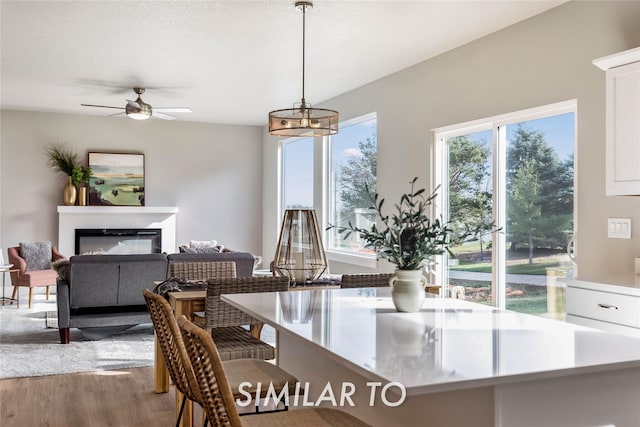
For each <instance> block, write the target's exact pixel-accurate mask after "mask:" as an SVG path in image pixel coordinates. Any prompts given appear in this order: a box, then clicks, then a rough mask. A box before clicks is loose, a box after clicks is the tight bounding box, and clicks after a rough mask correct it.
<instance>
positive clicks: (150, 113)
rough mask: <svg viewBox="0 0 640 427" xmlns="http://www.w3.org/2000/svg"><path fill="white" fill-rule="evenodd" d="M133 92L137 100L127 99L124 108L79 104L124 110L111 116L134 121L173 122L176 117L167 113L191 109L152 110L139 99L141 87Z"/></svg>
mask: <svg viewBox="0 0 640 427" xmlns="http://www.w3.org/2000/svg"><path fill="white" fill-rule="evenodd" d="M133 91H134V92H135V93H136V94H138V99H136V100H135V101H131V100H130V99H127V105H125V106H124V107H111V106H108V105H94V104H80V105H82V106H83V107H100V108H115V109H118V110H124V111H123V112H121V113H116V114H111V115H112V116H117V115H120V114H126V115H127V117H129V118H132V119H134V120H146V119H148V118H149V117H157V118H159V119H165V120H173V119H175V118H176V116H172V115H171V114H167V113H190V112H191V108H189V107H159V108H152V107H151V105H150V104H147V103H146V102H144V101H143V100H142V98H140V95H142V94H143V93H144V88H143V87H134V88H133Z"/></svg>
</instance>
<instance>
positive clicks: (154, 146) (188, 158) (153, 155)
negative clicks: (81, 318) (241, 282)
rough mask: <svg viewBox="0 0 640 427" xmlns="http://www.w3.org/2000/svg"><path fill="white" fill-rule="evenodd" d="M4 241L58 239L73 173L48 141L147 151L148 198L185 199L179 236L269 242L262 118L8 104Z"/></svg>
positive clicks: (0, 173)
mask: <svg viewBox="0 0 640 427" xmlns="http://www.w3.org/2000/svg"><path fill="white" fill-rule="evenodd" d="M0 118H1V122H0V128H1V133H0V137H1V138H0V180H1V185H0V187H1V190H0V191H1V193H0V203H1V205H0V207H1V209H0V232H1V234H0V247H2V249H3V252H4V253H5V257H6V248H7V247H8V246H13V245H17V244H18V243H19V242H22V241H35V240H45V239H46V240H51V241H52V242H56V241H57V239H58V214H57V212H56V208H57V206H58V205H62V186H63V185H64V183H65V178H64V177H62V176H56V175H54V174H53V172H52V170H51V168H50V167H48V166H47V157H46V156H45V154H44V148H45V146H46V145H48V144H50V143H52V142H57V141H59V142H64V143H66V144H67V146H68V147H70V148H72V149H74V150H75V151H76V152H77V153H78V154H80V157H81V159H82V160H83V161H84V162H85V163H86V161H87V152H89V151H104V152H140V153H144V155H145V190H146V194H145V196H146V206H177V207H178V208H179V209H180V212H179V213H178V216H177V239H176V242H178V244H180V243H186V242H188V241H189V240H191V239H193V240H211V239H216V240H218V241H219V242H220V243H222V244H224V245H226V246H228V247H230V248H232V249H236V250H243V251H251V252H253V253H254V254H258V255H259V254H260V251H261V248H262V234H261V233H262V219H261V218H262V215H261V212H262V192H261V189H262V187H261V186H262V184H261V181H262V147H261V145H262V141H261V128H259V127H253V126H235V125H214V124H204V123H193V122H180V121H164V120H154V119H151V120H147V121H144V122H138V121H135V120H129V119H127V118H116V117H99V116H84V115H70V114H54V113H36V112H22V111H9V110H4V111H2V115H1V116H0Z"/></svg>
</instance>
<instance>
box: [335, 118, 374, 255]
mask: <svg viewBox="0 0 640 427" xmlns="http://www.w3.org/2000/svg"><path fill="white" fill-rule="evenodd" d="M327 153H328V157H329V158H328V160H327V164H328V168H327V169H328V173H327V177H326V182H327V186H326V188H327V197H326V199H327V200H326V202H327V203H326V208H327V210H326V219H327V223H328V224H334V225H347V224H349V223H352V224H354V225H357V226H359V227H368V226H369V225H370V224H371V223H372V222H373V221H375V219H376V215H375V211H374V210H373V209H371V205H372V202H371V198H370V196H369V193H374V192H375V191H376V176H377V172H376V168H377V160H378V159H377V137H376V116H375V114H372V115H367V116H364V117H360V118H358V119H356V120H352V121H350V122H347V123H343V124H341V125H340V132H339V133H338V134H336V135H333V136H332V137H331V138H330V139H329V147H328V150H327ZM367 189H368V191H367ZM325 244H326V246H327V248H326V249H327V250H329V251H336V252H350V253H356V254H360V255H366V256H375V252H374V251H373V250H372V249H368V248H365V247H364V244H363V242H361V241H360V236H358V235H357V234H356V233H353V234H351V236H349V238H345V237H344V236H343V235H342V234H340V233H338V230H337V229H335V228H332V229H331V230H329V231H328V233H327V238H326V243H325Z"/></svg>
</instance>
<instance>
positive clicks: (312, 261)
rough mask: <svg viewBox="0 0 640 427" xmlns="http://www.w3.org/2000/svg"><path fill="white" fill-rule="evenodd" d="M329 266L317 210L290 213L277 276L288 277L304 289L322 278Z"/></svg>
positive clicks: (280, 243)
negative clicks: (305, 285) (305, 284)
mask: <svg viewBox="0 0 640 427" xmlns="http://www.w3.org/2000/svg"><path fill="white" fill-rule="evenodd" d="M328 265H329V263H328V261H327V255H326V254H325V252H324V247H323V246H322V239H321V238H320V229H319V228H318V220H317V218H316V212H315V211H314V210H313V209H287V210H286V211H285V212H284V216H283V218H282V226H281V227H280V237H279V238H278V246H277V247H276V253H275V256H274V261H273V274H274V275H275V276H285V277H288V278H289V280H290V281H291V282H292V283H294V284H296V285H301V284H304V283H306V282H310V281H312V280H316V279H317V278H319V277H320V275H322V273H324V272H325V271H326V269H327V267H328Z"/></svg>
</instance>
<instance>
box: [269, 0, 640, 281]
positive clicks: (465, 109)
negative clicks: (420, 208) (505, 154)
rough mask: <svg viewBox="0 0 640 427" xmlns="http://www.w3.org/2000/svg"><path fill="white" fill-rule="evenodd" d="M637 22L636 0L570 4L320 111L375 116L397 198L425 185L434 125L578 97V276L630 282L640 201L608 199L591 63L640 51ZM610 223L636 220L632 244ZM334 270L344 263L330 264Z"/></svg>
mask: <svg viewBox="0 0 640 427" xmlns="http://www.w3.org/2000/svg"><path fill="white" fill-rule="evenodd" d="M638 22H640V6H639V3H638V2H637V1H633V2H610V1H606V2H569V3H565V4H563V5H561V6H559V7H557V8H554V9H551V10H550V11H548V12H546V13H544V14H541V15H538V16H535V17H533V18H530V19H528V20H526V21H523V22H520V23H518V24H515V25H513V26H511V27H508V28H506V29H504V30H501V31H498V32H496V33H493V34H491V35H488V36H486V37H484V38H482V39H480V40H477V41H474V42H472V43H469V44H467V45H465V46H462V47H460V48H457V49H455V50H453V51H450V52H447V53H445V54H443V55H440V56H438V57H436V58H433V59H431V60H428V61H425V62H423V63H421V64H418V65H416V66H413V67H411V68H408V69H405V70H403V71H400V72H398V73H396V74H394V75H391V76H389V77H386V78H383V79H381V80H378V81H375V82H373V83H371V84H368V85H366V86H364V87H361V88H359V89H356V90H354V91H351V92H348V93H346V94H343V95H341V96H338V97H336V98H334V99H332V100H329V101H327V102H326V103H324V104H323V106H326V107H330V108H333V109H336V110H338V111H339V112H340V118H341V120H347V119H350V118H353V117H357V116H360V115H363V114H366V113H370V112H372V111H376V112H377V113H378V190H379V192H380V193H381V195H382V196H383V197H385V198H387V199H388V200H398V199H399V197H400V195H401V194H402V193H403V192H405V191H406V189H407V183H408V181H409V180H411V179H412V178H413V177H414V176H418V177H419V178H420V182H422V183H423V184H425V185H427V184H428V178H429V173H430V172H429V161H430V160H429V144H430V142H431V140H432V134H431V129H434V128H438V127H442V126H447V125H452V124H456V123H462V122H466V121H471V120H475V119H481V118H485V117H490V116H494V115H498V114H503V113H508V112H512V111H518V110H523V109H527V108H532V107H537V106H541V105H546V104H551V103H554V102H559V101H565V100H569V99H577V100H578V117H577V120H578V154H577V173H578V190H577V197H578V240H577V250H578V271H579V275H580V277H581V278H584V279H587V280H607V278H610V277H611V276H612V275H613V274H614V273H615V274H616V275H617V274H624V275H628V276H630V275H631V274H632V272H633V261H634V258H635V257H640V198H639V197H606V196H605V193H604V188H605V182H604V180H605V169H604V168H605V163H604V152H605V148H604V138H605V128H604V126H605V116H604V99H605V91H604V90H605V80H604V73H603V72H602V71H601V70H599V69H598V68H596V67H595V66H594V65H592V63H591V61H592V60H593V59H595V58H599V57H602V56H605V55H609V54H612V53H615V52H619V51H622V50H626V49H630V48H633V47H637V46H639V45H640V26H639V25H638ZM263 138H264V140H265V144H264V151H265V153H264V160H263V165H264V173H265V177H264V185H263V189H264V201H265V204H264V220H263V226H264V247H263V253H264V254H265V259H268V258H267V257H268V256H272V255H273V251H274V249H275V243H276V239H277V236H276V231H275V229H274V227H275V226H277V224H278V219H277V198H276V196H275V191H276V189H275V180H276V176H277V170H276V168H275V165H276V162H275V158H276V153H275V150H276V145H277V144H276V142H275V141H276V139H275V138H273V137H270V136H268V135H266V134H265V133H263ZM639 167H640V165H639ZM607 217H623V218H632V220H633V231H632V234H633V238H632V239H631V240H620V239H608V238H607V236H606V231H607V227H606V223H607ZM274 225H275V226H274ZM348 270H349V271H353V270H354V268H353V267H349V268H348ZM355 270H359V271H364V270H365V269H363V268H355ZM331 271H332V272H339V271H347V266H344V265H338V264H332V266H331Z"/></svg>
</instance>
